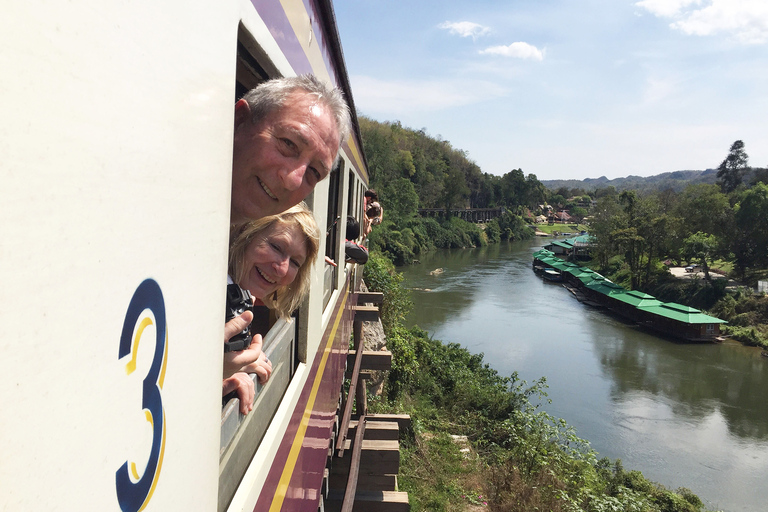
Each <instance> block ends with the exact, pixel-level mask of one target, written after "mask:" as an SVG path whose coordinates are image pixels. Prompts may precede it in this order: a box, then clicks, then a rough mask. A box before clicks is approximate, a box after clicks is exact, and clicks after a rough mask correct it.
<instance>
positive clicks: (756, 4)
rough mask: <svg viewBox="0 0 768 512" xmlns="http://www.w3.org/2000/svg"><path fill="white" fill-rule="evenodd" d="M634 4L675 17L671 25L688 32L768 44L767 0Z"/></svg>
mask: <svg viewBox="0 0 768 512" xmlns="http://www.w3.org/2000/svg"><path fill="white" fill-rule="evenodd" d="M635 5H637V6H638V7H642V8H644V9H646V10H647V11H649V12H650V13H652V14H654V15H656V16H658V17H662V18H672V19H673V20H674V21H673V22H672V24H671V25H670V26H671V27H672V28H673V29H675V30H679V31H681V32H683V33H684V34H687V35H697V36H711V35H715V34H719V33H726V34H730V35H731V36H733V37H734V39H736V40H737V41H739V42H741V43H744V44H764V43H768V2H766V1H765V0H642V1H641V2H637V3H636V4H635Z"/></svg>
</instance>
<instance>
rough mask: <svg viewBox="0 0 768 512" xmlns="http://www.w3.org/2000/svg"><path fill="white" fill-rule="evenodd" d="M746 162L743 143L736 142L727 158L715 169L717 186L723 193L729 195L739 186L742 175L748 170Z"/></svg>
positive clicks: (746, 157)
mask: <svg viewBox="0 0 768 512" xmlns="http://www.w3.org/2000/svg"><path fill="white" fill-rule="evenodd" d="M748 160H749V157H748V156H747V153H746V152H745V151H744V143H743V142H742V141H740V140H737V141H736V142H734V143H733V144H732V145H731V149H730V152H729V153H728V156H727V157H725V160H723V162H722V163H721V164H720V166H719V167H718V168H717V180H718V181H717V184H718V185H720V188H722V190H723V192H724V193H726V194H729V193H731V192H733V191H734V190H736V188H737V187H738V186H739V185H741V182H742V180H743V178H744V174H745V173H746V172H747V170H748V169H749V165H748Z"/></svg>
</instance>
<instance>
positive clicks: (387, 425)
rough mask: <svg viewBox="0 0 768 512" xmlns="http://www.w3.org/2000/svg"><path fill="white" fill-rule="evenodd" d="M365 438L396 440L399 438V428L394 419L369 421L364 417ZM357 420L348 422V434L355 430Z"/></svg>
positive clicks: (351, 434) (350, 434)
mask: <svg viewBox="0 0 768 512" xmlns="http://www.w3.org/2000/svg"><path fill="white" fill-rule="evenodd" d="M365 419H366V421H365V439H366V440H378V441H397V440H398V439H399V438H400V428H399V426H398V424H397V422H395V421H371V420H369V419H368V416H366V417H365ZM356 428H357V420H352V421H350V422H349V436H350V437H352V436H353V435H354V434H353V432H356V430H355V429H356Z"/></svg>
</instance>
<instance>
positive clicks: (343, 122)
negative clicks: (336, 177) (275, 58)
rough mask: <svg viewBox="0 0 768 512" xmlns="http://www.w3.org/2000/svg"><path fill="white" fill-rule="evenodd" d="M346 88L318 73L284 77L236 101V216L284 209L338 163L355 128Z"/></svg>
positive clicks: (251, 217)
mask: <svg viewBox="0 0 768 512" xmlns="http://www.w3.org/2000/svg"><path fill="white" fill-rule="evenodd" d="M349 125H350V121H349V109H348V107H347V104H346V102H345V101H344V98H343V95H342V92H341V91H340V90H338V89H331V88H328V87H327V86H326V85H325V84H323V83H322V82H320V81H319V80H318V79H317V78H315V77H314V76H312V75H303V76H300V77H294V78H281V79H276V80H271V81H269V82H265V83H263V84H261V85H260V86H258V87H256V88H255V89H252V90H251V91H249V92H248V93H246V94H245V96H243V98H242V99H241V100H239V101H238V102H237V103H236V104H235V139H234V152H233V159H232V209H231V213H230V222H231V223H232V224H233V225H234V226H238V225H240V224H243V223H244V222H247V221H249V220H254V219H259V218H261V217H264V216H266V215H275V214H277V213H280V212H283V211H285V210H287V209H288V208H290V207H291V206H294V205H296V204H298V203H299V202H301V201H302V200H304V199H305V198H306V197H307V196H308V195H309V194H311V193H312V190H314V188H315V185H317V183H318V182H320V181H321V180H323V179H324V178H325V177H326V176H328V174H330V172H331V170H332V169H333V165H334V162H335V160H336V157H337V155H338V152H339V147H340V145H341V143H342V142H343V141H344V140H346V138H347V136H348V134H349Z"/></svg>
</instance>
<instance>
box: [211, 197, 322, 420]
mask: <svg viewBox="0 0 768 512" xmlns="http://www.w3.org/2000/svg"><path fill="white" fill-rule="evenodd" d="M319 247H320V231H319V229H318V228H317V223H316V222H315V218H314V217H313V215H312V212H311V211H310V210H309V208H307V205H306V204H305V203H303V202H302V203H299V204H298V205H296V206H293V207H291V208H289V209H288V210H286V211H284V212H283V213H281V214H278V215H270V216H267V217H262V218H261V219H258V220H254V221H251V222H248V223H246V224H245V225H243V226H242V227H240V228H239V229H238V230H237V232H236V233H233V240H232V244H231V245H230V249H229V277H230V279H231V280H232V282H235V283H237V284H238V285H240V287H241V288H243V289H244V290H247V291H248V292H250V294H251V296H252V297H253V303H254V315H255V319H254V323H253V325H252V328H251V333H252V334H253V340H252V342H251V346H250V347H248V349H246V350H242V351H239V352H228V353H225V354H224V377H225V380H224V386H223V392H224V394H227V393H229V392H231V391H235V390H236V391H237V392H238V396H240V398H241V400H240V403H241V412H243V411H244V412H243V414H246V413H247V412H248V411H250V409H251V408H252V403H253V395H254V393H255V391H254V390H253V381H251V380H250V378H245V377H244V375H243V373H245V374H247V373H256V374H257V375H258V376H259V382H261V383H262V384H264V383H266V381H267V380H268V379H269V376H270V374H271V373H272V365H271V363H270V362H269V360H268V359H267V358H266V356H265V355H264V353H263V352H261V343H262V337H263V336H264V335H266V334H267V331H268V330H269V322H268V317H269V310H271V311H273V312H274V314H275V316H277V317H278V318H289V317H290V315H291V313H293V311H294V310H295V309H296V308H297V307H298V306H299V304H300V303H301V301H302V300H304V297H305V296H306V294H307V291H308V290H309V280H310V270H311V267H312V264H313V263H314V261H315V260H316V259H317V254H318V250H319ZM240 318H241V319H245V320H250V317H249V313H248V312H246V313H244V314H243V315H242V316H241V317H240ZM248 383H250V389H243V387H244V386H246V387H247V386H248ZM244 409H247V410H244Z"/></svg>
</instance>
